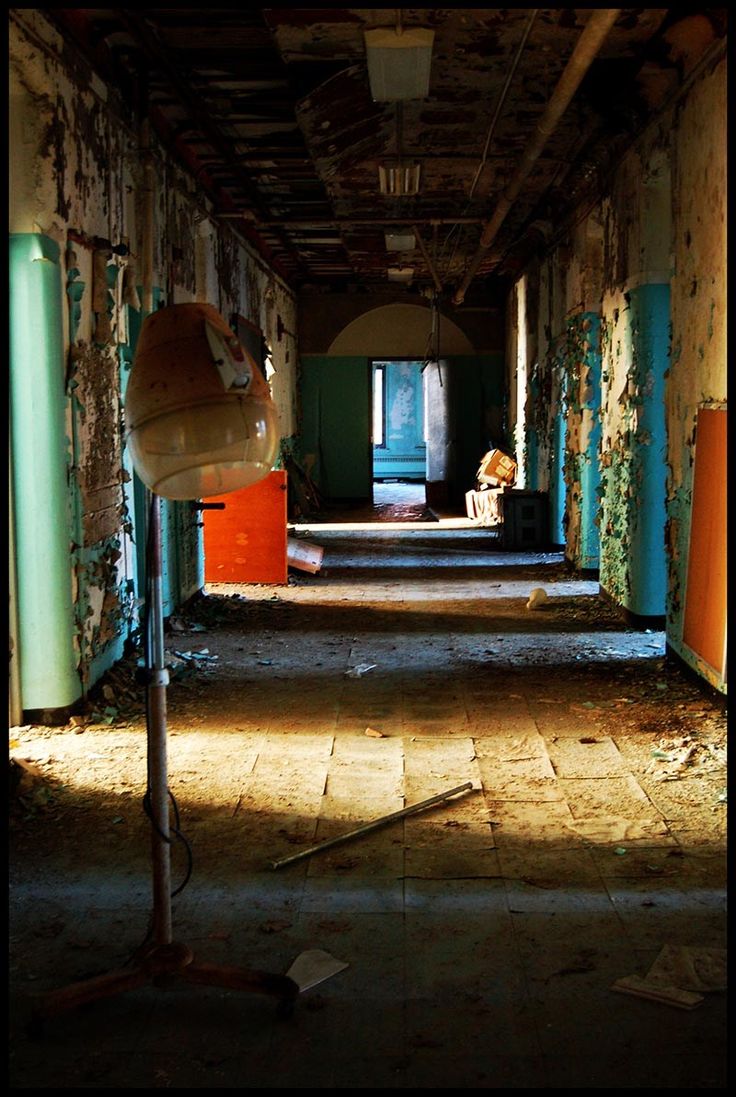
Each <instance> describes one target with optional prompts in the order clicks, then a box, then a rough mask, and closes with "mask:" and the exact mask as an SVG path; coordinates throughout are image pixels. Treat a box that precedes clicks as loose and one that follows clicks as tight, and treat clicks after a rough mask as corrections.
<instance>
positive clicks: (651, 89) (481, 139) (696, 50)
mask: <svg viewBox="0 0 736 1097" xmlns="http://www.w3.org/2000/svg"><path fill="white" fill-rule="evenodd" d="M597 10H598V9H589V8H588V9H585V8H584V9H578V8H545V9H531V8H498V9H496V8H465V9H463V8H403V9H393V8H245V7H237V8H236V7H233V8H206V9H204V8H202V9H198V8H149V9H132V8H123V9H90V8H82V9H70V8H55V9H44V14H46V15H47V16H48V17H49V18H50V19H52V21H53V22H55V24H56V25H57V27H58V28H59V29H60V30H61V31H62V33H63V34H64V36H65V38H67V39H71V40H73V41H74V42H75V43H76V45H77V46H78V47H79V48H80V49H81V51H82V53H83V55H84V56H85V57H86V59H87V60H88V61H89V62H90V63H91V64H92V65H93V67H94V68H95V69H96V70H97V71H98V72H99V74H100V75H101V76H102V77H103V78H104V79H106V80H107V81H109V82H111V83H112V84H114V85H115V86H116V87H117V88H118V89H119V91H120V95H121V99H122V102H123V104H124V105H125V108H126V109H127V110H128V111H129V112H130V119H131V121H132V122H133V123H135V121H136V120H138V119H140V118H141V117H142V115H143V114H144V113H148V114H149V115H150V118H151V121H152V124H153V125H154V127H155V129H156V130H157V132H158V135H159V137H160V138H161V140H162V142H163V143H164V145H165V146H166V147H167V148H168V149H169V150H170V151H171V152H172V153H173V154H174V155H176V156H177V157H178V159H179V160H180V161H181V162H183V163H185V164H187V165H188V166H189V167H190V168H191V169H192V170H193V171H194V172H195V173H196V175H197V178H198V180H199V182H200V184H201V185H202V186H203V187H204V189H205V190H206V191H207V193H208V196H209V198H210V199H211V200H212V202H213V204H214V209H215V210H216V212H217V214H218V215H219V216H221V217H222V218H225V219H228V220H230V221H231V223H232V224H233V225H234V226H235V227H236V228H237V229H238V230H239V231H240V232H241V233H242V234H244V235H245V236H246V237H247V238H248V239H249V240H250V241H252V242H253V243H254V244H255V245H256V246H257V247H258V248H259V250H260V251H261V253H262V254H263V255H264V256H265V257H266V258H268V259H269V261H270V262H271V263H272V264H273V265H274V267H275V268H276V269H277V270H278V271H279V273H280V274H281V275H282V276H283V277H284V278H285V279H286V281H287V282H288V283H289V284H290V285H291V286H292V287H293V288H294V289H295V290H299V289H302V288H309V289H311V290H315V289H317V290H318V289H325V290H331V291H341V290H352V291H358V292H359V291H371V292H374V291H376V290H380V289H381V288H384V287H387V286H390V288H392V289H393V290H396V288H397V286H396V285H391V284H390V283H389V275H388V271H389V268H394V269H396V268H399V269H403V270H405V271H406V270H412V271H413V272H414V273H413V277H412V281H411V283H410V286H409V287H407V292H409V291H411V292H417V291H419V292H424V291H425V290H426V291H428V292H430V291H433V290H440V289H441V292H442V293H443V294H448V295H449V294H451V293H452V292H453V291H455V290H456V288H457V286H458V285H459V284H460V283H461V282H462V280H463V278H464V276H465V275H466V274H468V272H469V270H471V268H472V265H473V262H474V261H475V269H474V273H473V274H472V285H470V286H469V293H470V294H471V295H472V294H475V295H483V296H484V297H485V298H486V299H487V296H488V293H493V292H494V290H499V289H501V288H502V287H503V286H504V285H505V284H506V283H507V282H508V279H509V278H511V277H513V276H514V275H515V273H516V272H517V271H518V270H519V269H520V267H521V265H522V264H523V263H524V262H525V261H526V260H527V259H528V257H529V256H530V255H531V254H533V252H534V251H535V250H538V249H540V248H541V247H543V246H545V244H547V243H549V241H550V239H551V238H553V237H554V234H555V232H556V231H558V230H559V229H560V227H561V226H563V225H564V224H565V220H566V218H567V217H569V215H570V213H571V211H572V210H573V209H574V208H575V207H579V206H580V204H581V202H584V201H585V200H586V198H588V197H590V196H592V194H593V193H594V192H595V189H596V187H597V186H599V185H600V184H601V182H602V181H603V179H604V178H605V176H606V174H607V172H609V171H610V170H611V168H612V166H613V165H614V164H615V162H616V160H617V158H618V157H619V156H620V155H621V153H622V151H623V149H624V148H625V147H627V145H629V144H630V143H631V141H632V139H633V138H634V137H635V136H636V134H637V133H638V132H640V130H641V129H642V128H643V127H644V126H645V124H646V122H647V121H648V119H649V118H651V117H652V115H653V114H655V113H656V112H657V110H658V109H659V108H660V107H661V106H662V105H663V104H665V103H666V102H668V101H669V100H671V98H672V96H673V95H675V94H676V93H677V91H678V89H679V88H680V87H681V86H682V84H683V82H684V81H685V80H687V78H688V76H689V75H690V74H691V72H692V71H693V69H694V68H695V67H696V66H697V64H698V63H699V62H700V61H701V59H702V58H703V57H704V56H705V55H706V54H708V53H709V52H710V51H711V50H713V49H714V48H716V46H717V44H718V43H719V41H720V40H721V39H722V38H723V37H724V35H725V33H726V9H725V8H696V7H683V8H678V9H668V8H624V9H617V16H616V19H615V22H614V23H613V25H612V27H611V29H610V30H609V31H608V33H607V34H606V37H605V39H604V41H603V43H602V45H601V46H600V48H599V49H598V50H597V51H596V53H595V56H594V57H593V58H592V60H591V63H590V65H589V67H588V69H587V71H586V72H585V75H584V76H583V78H582V82H581V83H580V85H579V87H578V88H577V90H576V92H575V94H574V96H573V97H572V99H571V101H570V102H569V104H568V105H567V107H566V109H565V110H564V113H563V114H562V116H561V117H560V118H559V121H558V122H557V123H556V124H555V126H554V128H553V130H552V131H551V132H550V133H549V135H548V136H547V137H546V138H545V140H544V142H543V147H542V148H541V151H540V152H539V155H538V156H537V157H536V158H535V160H534V162H533V164H532V165H531V166H530V167H529V169H528V170H527V172H526V175H525V176H524V179H523V182H522V183H521V186H519V187H515V186H514V184H515V182H518V175H519V170H520V165H522V163H523V160H524V156H525V153H526V152H527V151H528V149H529V148H530V145H531V144H532V143H533V142H534V141H535V139H536V138H537V134H538V127H539V125H540V122H542V123H544V121H545V117H546V116H545V112H546V110H547V106H548V103H549V102H550V99H551V98H552V97H553V95H554V93H555V89H556V87H557V85H558V82H559V81H560V78H561V77H562V75H563V72H565V70H566V66H567V65H568V62H569V60H570V58H571V56H572V54H573V50H574V49H575V47H576V44H577V42H578V40H579V39H580V36H581V33H582V32H583V30H584V28H585V26H586V24H587V23H588V21H589V20H590V19H591V18H592V17H593V15H594V13H595V12H596V11H597ZM377 27H387V28H392V29H394V30H396V31H397V32H400V33H403V31H404V30H405V29H408V28H414V27H424V28H429V29H431V30H433V31H434V41H433V49H432V60H431V70H430V81H429V92H428V95H426V96H425V97H423V98H421V99H408V100H405V101H400V102H375V101H374V100H373V98H372V94H371V86H370V83H369V78H368V68H367V61H366V48H365V38H364V31H366V30H371V29H374V28H377ZM397 160H398V161H400V162H401V163H406V162H409V163H411V164H418V165H419V166H420V172H421V175H420V186H419V191H418V193H417V194H415V195H404V196H398V197H397V196H390V195H385V194H382V193H381V192H380V190H379V166H380V165H381V164H385V163H387V162H395V161H397ZM510 187H511V188H512V189H515V190H516V191H517V193H516V194H515V197H514V199H513V201H512V202H511V203H510V205H509V208H508V210H507V212H505V214H504V216H503V219H502V223H501V224H500V227H499V228H498V229H497V232H496V234H495V238H494V241H493V246H492V247H490V248H488V249H484V250H483V251H481V252H479V243H480V240H481V232H482V230H483V227H484V225H486V224H487V223H488V221H489V219H490V218H491V217H492V216H493V215H494V212H497V211H498V209H499V204H500V203H501V204H502V203H503V200H504V195H505V194H506V193H509V188H510ZM412 232H413V233H414V246H413V248H410V249H409V250H406V251H402V252H396V251H389V250H387V241H386V233H394V234H403V235H407V234H409V235H410V234H411V233H412ZM468 277H469V275H468Z"/></svg>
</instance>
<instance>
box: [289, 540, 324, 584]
mask: <svg viewBox="0 0 736 1097" xmlns="http://www.w3.org/2000/svg"><path fill="white" fill-rule="evenodd" d="M324 554H325V550H324V549H323V548H321V547H320V546H319V545H315V544H313V543H312V542H311V541H298V540H297V539H296V538H295V537H289V538H288V539H287V542H286V561H287V563H288V565H289V567H290V568H296V569H297V571H308V572H309V573H310V574H311V575H316V574H317V572H318V571H319V570H320V568H321V567H322V558H323V557H324Z"/></svg>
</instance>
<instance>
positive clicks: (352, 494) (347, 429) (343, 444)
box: [299, 355, 373, 499]
mask: <svg viewBox="0 0 736 1097" xmlns="http://www.w3.org/2000/svg"><path fill="white" fill-rule="evenodd" d="M299 395H300V403H301V432H300V450H301V463H302V464H303V466H304V467H305V469H306V470H307V472H308V473H309V475H310V476H311V477H312V479H313V480H314V482H315V483H316V484H317V487H318V488H319V490H320V491H321V492H322V494H323V495H324V496H325V498H327V499H370V498H371V494H372V491H373V461H372V452H371V444H370V421H371V366H370V361H369V359H368V358H363V357H353V356H350V357H344V358H343V357H331V356H329V355H307V356H304V357H303V358H302V359H301V371H300V378H299Z"/></svg>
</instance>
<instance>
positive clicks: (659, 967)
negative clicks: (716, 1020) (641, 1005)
mask: <svg viewBox="0 0 736 1097" xmlns="http://www.w3.org/2000/svg"><path fill="white" fill-rule="evenodd" d="M726 956H727V952H726V949H725V948H691V947H687V946H676V945H665V946H664V947H663V948H662V950H661V951H660V952H659V954H658V956H657V958H656V960H655V961H654V963H653V964H652V966H651V967H650V969H649V971H648V972H647V974H646V975H645V976H644V977H642V976H640V975H627V976H625V977H624V978H623V979H617V980H616V982H615V983H614V984H613V986H612V987H611V989H612V990H616V991H619V992H620V993H622V994H632V995H634V996H635V997H638V998H648V999H650V1000H652V1001H655V1002H663V1003H664V1004H666V1005H671V1006H676V1007H677V1008H679V1009H694V1008H695V1007H696V1006H699V1005H700V1004H701V1002H703V1000H704V995H705V994H707V993H709V992H713V991H722V990H726V983H727V979H726Z"/></svg>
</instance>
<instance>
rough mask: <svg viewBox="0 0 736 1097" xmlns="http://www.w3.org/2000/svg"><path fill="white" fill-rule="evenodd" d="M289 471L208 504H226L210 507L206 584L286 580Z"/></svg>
mask: <svg viewBox="0 0 736 1097" xmlns="http://www.w3.org/2000/svg"><path fill="white" fill-rule="evenodd" d="M286 496H287V482H286V472H285V471H283V470H277V471H274V472H270V473H269V474H268V476H266V477H265V478H264V479H263V480H259V481H258V483H256V484H250V485H249V486H248V487H247V488H240V489H239V490H238V491H231V492H230V493H229V494H228V495H218V496H213V497H212V498H211V499H205V500H204V502H205V503H224V504H225V509H224V510H204V511H203V512H202V513H203V517H204V579H205V583H286V581H287V576H288V571H287V559H286V540H287V537H286V526H287V517H286Z"/></svg>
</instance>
